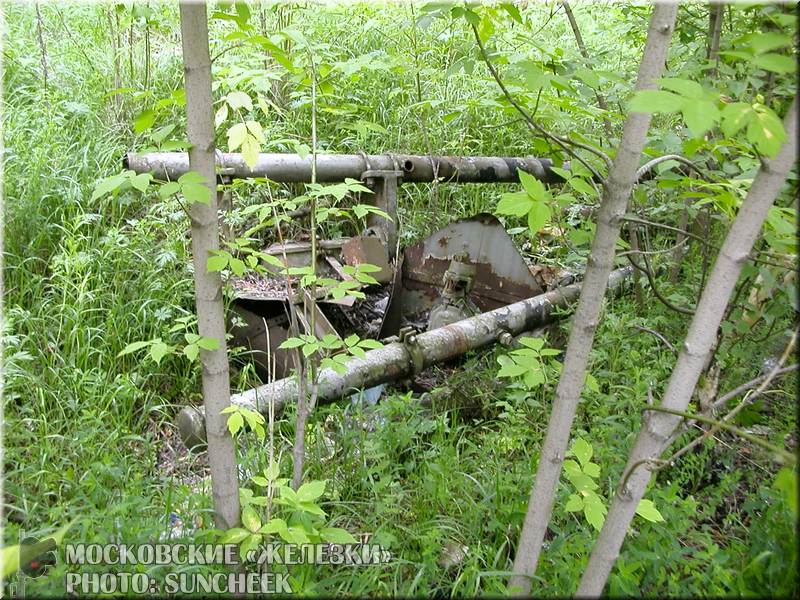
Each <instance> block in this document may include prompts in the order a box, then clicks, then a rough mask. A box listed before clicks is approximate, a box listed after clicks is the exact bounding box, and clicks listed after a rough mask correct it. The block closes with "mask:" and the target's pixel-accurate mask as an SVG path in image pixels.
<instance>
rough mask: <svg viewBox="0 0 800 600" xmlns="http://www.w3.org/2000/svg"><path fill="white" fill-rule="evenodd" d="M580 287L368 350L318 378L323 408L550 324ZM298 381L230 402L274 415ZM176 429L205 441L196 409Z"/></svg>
mask: <svg viewBox="0 0 800 600" xmlns="http://www.w3.org/2000/svg"><path fill="white" fill-rule="evenodd" d="M631 273H632V268H631V267H624V268H622V269H617V270H616V271H612V273H611V275H610V276H609V278H608V291H609V292H612V293H615V294H616V293H619V292H620V291H621V289H622V286H623V283H624V282H625V281H626V280H627V279H629V278H630V275H631ZM580 292H581V284H580V283H575V284H572V285H568V286H564V287H562V288H557V289H555V290H553V291H551V292H547V293H546V294H541V295H539V296H534V297H533V298H528V299H527V300H522V301H520V302H516V303H514V304H509V305H508V306H503V307H501V308H498V309H495V310H493V311H490V312H486V313H483V314H480V315H477V316H474V317H471V318H469V319H464V320H463V321H458V322H456V323H452V324H450V325H447V326H445V327H440V328H439V329H434V330H432V331H426V332H424V333H419V334H415V335H410V336H407V337H406V338H405V340H404V341H403V342H395V343H391V344H386V345H385V346H383V347H382V348H377V349H375V350H370V351H369V352H367V353H366V356H365V357H364V358H355V357H354V358H351V359H350V360H349V361H348V362H347V364H346V367H347V370H346V371H344V372H343V373H337V372H336V371H334V370H333V369H323V370H322V371H321V372H320V374H319V380H318V381H319V384H318V385H319V395H318V399H319V400H318V401H319V402H321V403H326V402H331V401H333V400H336V399H337V398H341V397H343V396H347V395H349V394H351V393H353V392H354V391H357V390H358V389H367V388H371V387H373V386H376V385H379V384H381V383H388V382H390V381H397V380H399V379H404V378H406V377H410V376H412V375H414V374H415V373H418V372H420V371H422V370H423V369H425V368H427V367H429V366H430V365H433V364H436V363H440V362H443V361H446V360H450V359H452V358H455V357H457V356H460V355H462V354H464V353H465V352H467V351H469V350H474V349H477V348H481V347H483V346H486V345H488V344H491V343H494V342H496V341H498V338H500V336H501V335H502V334H504V333H508V334H510V335H517V334H520V333H523V332H525V331H530V330H531V329H533V328H535V327H537V326H539V325H542V324H544V323H546V322H547V321H549V320H550V316H551V314H552V312H553V309H554V308H566V307H567V306H568V305H569V304H570V303H571V302H573V301H574V300H576V299H577V298H578V297H579V296H580ZM297 393H298V391H297V378H296V377H287V378H285V379H281V380H279V381H275V382H273V383H270V384H267V385H262V386H259V387H257V388H253V389H250V390H247V391H246V392H242V393H241V394H235V395H233V396H231V403H232V404H237V405H239V406H244V407H246V408H249V409H251V410H258V411H259V412H261V413H263V414H267V413H268V411H269V405H270V403H273V404H274V407H275V412H276V414H277V413H278V412H280V411H281V410H282V409H283V407H284V405H285V404H286V403H287V402H290V401H292V400H294V399H295V398H297ZM177 423H178V429H179V431H180V434H181V437H182V439H183V440H184V443H185V444H186V446H187V447H190V448H191V447H192V446H195V445H197V444H199V443H202V441H203V440H204V439H205V426H204V416H203V413H202V409H201V408H199V407H185V408H184V409H183V410H181V412H180V413H179V414H178V418H177Z"/></svg>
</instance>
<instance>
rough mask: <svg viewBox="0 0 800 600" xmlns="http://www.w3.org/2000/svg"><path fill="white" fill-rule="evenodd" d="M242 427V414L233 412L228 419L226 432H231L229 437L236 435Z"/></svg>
mask: <svg viewBox="0 0 800 600" xmlns="http://www.w3.org/2000/svg"><path fill="white" fill-rule="evenodd" d="M243 426H244V417H243V416H242V413H240V412H235V413H233V414H232V415H231V416H230V417H228V431H230V432H231V435H236V434H237V433H238V432H239V430H240V429H241V428H242V427H243Z"/></svg>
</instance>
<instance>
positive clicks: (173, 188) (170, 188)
mask: <svg viewBox="0 0 800 600" xmlns="http://www.w3.org/2000/svg"><path fill="white" fill-rule="evenodd" d="M180 189H181V184H180V183H178V182H177V181H169V182H167V183H164V184H162V185H161V187H160V188H158V196H159V198H161V199H162V200H165V199H167V198H169V197H170V196H172V194H174V193H176V192H179V191H180Z"/></svg>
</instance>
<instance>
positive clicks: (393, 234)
mask: <svg viewBox="0 0 800 600" xmlns="http://www.w3.org/2000/svg"><path fill="white" fill-rule="evenodd" d="M402 176H403V171H400V170H397V171H395V170H388V171H384V170H378V169H370V170H367V171H364V172H363V173H362V174H361V179H362V181H364V182H365V183H366V185H367V187H369V188H370V189H371V190H372V191H373V192H374V193H375V197H374V198H373V199H372V200H373V202H372V204H374V205H375V206H376V207H377V208H379V209H381V210H382V211H383V212H385V213H386V214H388V215H389V217H391V220H389V219H387V218H386V217H383V216H381V215H376V214H373V213H370V214H369V215H367V226H368V227H369V228H370V229H373V230H375V232H376V233H377V234H378V237H380V238H381V241H382V242H383V244H384V245H385V246H386V250H387V251H388V253H389V259H390V260H393V259H394V257H395V251H396V249H397V186H398V183H399V180H400V179H401V178H402Z"/></svg>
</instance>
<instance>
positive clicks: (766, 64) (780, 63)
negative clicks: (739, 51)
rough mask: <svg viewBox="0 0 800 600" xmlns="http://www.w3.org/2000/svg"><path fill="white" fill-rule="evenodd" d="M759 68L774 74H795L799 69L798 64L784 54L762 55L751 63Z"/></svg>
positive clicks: (771, 53)
mask: <svg viewBox="0 0 800 600" xmlns="http://www.w3.org/2000/svg"><path fill="white" fill-rule="evenodd" d="M750 62H751V63H752V64H754V65H756V66H757V67H761V68H762V69H764V70H765V71H772V72H774V73H794V71H795V69H796V68H797V63H796V62H795V60H794V59H793V58H790V57H788V56H784V55H782V54H775V53H774V52H770V53H769V54H761V55H759V56H756V57H755V58H753V60H751V61H750Z"/></svg>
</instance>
